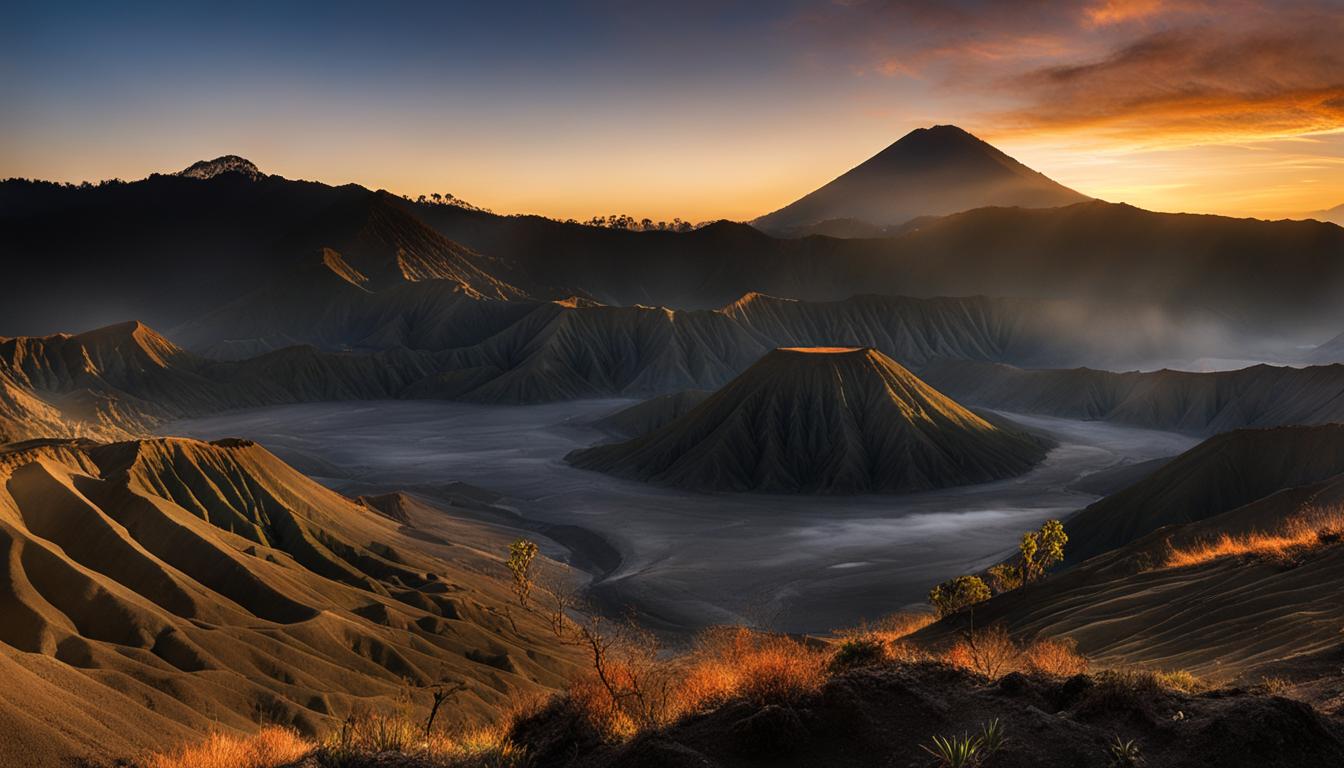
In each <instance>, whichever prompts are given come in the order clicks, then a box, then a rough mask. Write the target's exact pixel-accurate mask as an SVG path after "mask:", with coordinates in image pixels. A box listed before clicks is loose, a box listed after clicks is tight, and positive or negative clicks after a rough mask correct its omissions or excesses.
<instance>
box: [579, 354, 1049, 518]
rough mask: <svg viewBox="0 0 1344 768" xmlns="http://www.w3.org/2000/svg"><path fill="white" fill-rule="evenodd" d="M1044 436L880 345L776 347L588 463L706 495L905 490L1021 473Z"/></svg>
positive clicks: (1038, 453)
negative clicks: (997, 418)
mask: <svg viewBox="0 0 1344 768" xmlns="http://www.w3.org/2000/svg"><path fill="white" fill-rule="evenodd" d="M1044 457H1045V448H1044V447H1043V445H1041V444H1040V443H1039V442H1038V441H1037V440H1035V439H1034V438H1031V437H1029V436H1027V435H1025V434H1022V433H1020V432H1016V431H1011V430H1009V429H1006V428H1003V427H1000V426H996V425H993V424H990V423H989V422H987V421H985V420H984V419H981V418H980V417H979V416H976V415H975V414H973V413H971V412H970V411H968V410H966V409H965V408H962V407H961V406H960V405H958V404H957V403H955V402H953V401H952V400H951V399H949V398H947V397H945V396H943V395H942V394H939V393H938V392H937V391H935V390H934V389H933V388H932V387H930V386H928V385H927V384H925V383H924V382H922V381H920V380H919V379H918V378H917V377H916V376H915V375H914V374H912V373H910V372H909V371H908V370H906V369H905V368H903V367H901V366H900V365H899V364H897V363H896V362H895V361H893V360H892V359H891V358H889V357H887V356H886V355H883V354H882V353H880V352H878V351H876V350H873V349H863V348H852V349H851V348H839V347H804V348H785V349H776V350H774V351H772V352H770V353H769V354H767V355H765V357H763V358H761V360H760V361H759V362H757V363H756V364H755V365H753V366H752V367H751V368H749V369H747V371H746V372H745V373H743V374H742V375H741V376H739V377H737V378H736V379H734V380H733V381H731V382H729V383H728V384H727V385H725V386H724V387H723V388H722V389H720V390H719V391H718V392H716V393H714V394H713V395H711V396H710V397H709V398H708V399H706V400H705V401H704V402H702V403H700V404H699V405H697V406H695V407H694V408H692V409H691V410H690V411H688V412H687V413H686V414H685V415H683V416H681V417H679V418H677V419H675V420H673V421H671V422H669V423H668V424H666V425H665V426H663V427H661V428H659V429H657V430H655V431H653V432H651V433H649V434H646V435H644V436H642V437H638V438H635V439H634V440H631V441H629V442H625V443H617V444H613V445H600V446H597V447H594V448H589V449H585V450H580V451H575V452H574V453H572V454H570V455H569V456H568V457H567V461H569V462H570V463H572V464H574V465H575V466H577V467H581V468H583V469H593V470H598V471H601V472H608V473H611V474H614V475H617V476H620V477H627V478H631V479H638V480H645V481H649V482H653V483H656V484H660V485H673V486H678V487H682V488H689V489H693V490H698V491H762V492H767V493H772V492H773V493H781V492H783V493H865V492H877V493H898V492H905V491H920V490H927V489H931V488H943V487H946V486H950V485H963V484H967V483H979V482H986V481H989V480H997V479H1000V478H1004V477H1012V476H1014V475H1019V474H1022V473H1023V472H1026V471H1027V470H1028V469H1030V468H1031V467H1032V465H1034V464H1035V463H1036V462H1038V461H1040V460H1041V459H1042V458H1044Z"/></svg>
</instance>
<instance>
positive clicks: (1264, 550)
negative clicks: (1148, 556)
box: [1164, 507, 1344, 568]
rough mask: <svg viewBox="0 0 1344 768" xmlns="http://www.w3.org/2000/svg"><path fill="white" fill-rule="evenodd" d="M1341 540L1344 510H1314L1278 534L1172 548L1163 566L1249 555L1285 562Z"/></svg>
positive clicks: (1260, 533)
mask: <svg viewBox="0 0 1344 768" xmlns="http://www.w3.org/2000/svg"><path fill="white" fill-rule="evenodd" d="M1341 536H1344V508H1340V507H1329V508H1326V509H1313V510H1309V511H1307V512H1304V513H1303V514H1301V515H1298V516H1297V517H1294V518H1292V519H1290V520H1288V521H1287V522H1285V523H1284V525H1283V526H1282V527H1280V528H1279V529H1278V530H1276V531H1256V532H1253V533H1248V534H1242V535H1240V536H1229V535H1227V534H1223V535H1222V536H1219V537H1218V538H1217V539H1213V540H1211V541H1205V542H1200V543H1198V544H1194V545H1191V546H1189V547H1185V548H1181V549H1175V548H1173V549H1172V550H1171V551H1170V552H1169V553H1168V554H1167V559H1166V561H1165V563H1164V564H1165V565H1167V566H1169V567H1175V568H1180V567H1184V566H1190V565H1199V564H1201V563H1207V562H1209V561H1210V560H1217V559H1219V558H1224V557H1241V556H1248V555H1249V556H1254V557H1264V558H1271V559H1276V560H1284V559H1288V558H1289V557H1291V556H1292V555H1294V554H1296V553H1298V552H1303V551H1307V550H1311V549H1315V548H1316V547H1320V546H1323V545H1325V544H1329V543H1333V542H1337V541H1339V540H1340V538H1341Z"/></svg>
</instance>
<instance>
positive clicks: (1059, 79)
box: [997, 13, 1344, 146]
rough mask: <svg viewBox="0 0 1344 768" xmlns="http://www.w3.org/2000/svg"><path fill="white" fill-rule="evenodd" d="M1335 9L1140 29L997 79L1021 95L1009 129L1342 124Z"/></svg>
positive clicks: (1235, 134)
mask: <svg viewBox="0 0 1344 768" xmlns="http://www.w3.org/2000/svg"><path fill="white" fill-rule="evenodd" d="M1340 40H1344V15H1342V14H1329V13H1321V14H1299V15H1296V16H1293V17H1290V18H1288V19H1283V20H1280V21H1279V22H1278V23H1264V24H1263V25H1262V26H1259V28H1257V29H1254V30H1242V29H1227V28H1220V27H1214V26H1208V25H1201V26H1199V27H1189V28H1179V29H1173V30H1165V31H1160V32H1154V33H1149V34H1146V35H1144V36H1142V37H1140V38H1138V39H1135V40H1133V41H1130V42H1128V43H1126V44H1125V45H1123V46H1122V47H1119V48H1118V49H1116V50H1114V51H1112V52H1110V53H1108V54H1105V55H1103V56H1100V57H1098V58H1095V59H1093V60H1091V61H1086V62H1082V63H1069V64H1057V65H1050V66H1045V67H1041V68H1037V69H1034V70H1031V71H1028V72H1026V73H1024V74H1021V75H1015V76H1010V77H1008V78H1004V79H1003V80H1001V83H1002V85H1003V87H1005V88H1009V89H1011V90H1013V91H1015V92H1017V93H1019V94H1020V96H1021V98H1022V99H1023V100H1024V101H1025V102H1026V104H1025V106H1022V107H1020V108H1018V109H1014V110H1009V111H1005V112H1003V113H1002V114H1000V115H998V116H997V117H998V121H999V122H1000V123H1001V124H1002V125H1003V126H1004V127H1005V128H1009V129H1013V128H1020V129H1026V130H1033V131H1039V130H1042V129H1047V130H1048V129H1055V130H1092V131H1096V132H1097V134H1098V138H1107V139H1112V140H1121V141H1129V142H1133V143H1135V144H1138V145H1144V146H1156V145H1164V144H1165V145H1171V144H1178V145H1179V144H1188V143H1192V142H1194V143H1198V142H1220V143H1228V142H1237V141H1253V140H1257V139H1266V138H1289V137H1293V136H1300V135H1304V134H1313V133H1322V132H1330V131H1340V130H1344V46H1341V45H1340V42H1339V41H1340Z"/></svg>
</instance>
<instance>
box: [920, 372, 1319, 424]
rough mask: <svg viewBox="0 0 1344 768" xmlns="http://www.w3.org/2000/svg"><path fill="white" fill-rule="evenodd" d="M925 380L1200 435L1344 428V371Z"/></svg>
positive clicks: (992, 401)
mask: <svg viewBox="0 0 1344 768" xmlns="http://www.w3.org/2000/svg"><path fill="white" fill-rule="evenodd" d="M920 375H922V376H923V377H924V378H925V379H926V380H927V381H928V382H929V383H930V384H932V385H933V386H935V387H937V388H938V389H940V390H942V391H943V392H946V393H948V394H949V395H951V396H953V397H955V398H957V399H959V400H961V401H962V402H964V403H967V404H969V405H974V406H982V407H985V408H993V409H996V410H1004V411H1010V412H1013V413H1040V414H1047V415H1051V416H1060V417H1063V418H1068V419H1101V420H1106V421H1115V422H1120V423H1124V424H1133V425H1136V426H1141V427H1148V428H1150V429H1165V430H1172V431H1177V432H1186V433H1191V434H1199V435H1211V434H1215V433H1218V432H1224V431H1227V430H1232V429H1241V428H1243V427H1275V426H1280V425H1284V424H1326V423H1330V422H1340V421H1344V398H1341V397H1340V393H1341V392H1344V365H1317V366H1310V367H1306V368H1291V367H1281V366H1273V365H1254V366H1251V367H1249V368H1242V369H1240V370H1235V371H1216V372H1212V373H1191V372H1186V371H1170V370H1161V371H1150V372H1144V373H1139V372H1128V373H1112V372H1110V371H1097V370H1091V369H1088V368H1074V369H1070V370H1023V369H1021V368H1014V367H1012V366H1008V365H1002V364H996V363H980V362H973V361H968V360H939V361H935V362H933V363H931V364H930V365H928V366H926V367H924V368H923V369H921V371H920Z"/></svg>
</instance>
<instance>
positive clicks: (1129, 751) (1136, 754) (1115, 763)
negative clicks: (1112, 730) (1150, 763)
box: [1109, 736, 1144, 768]
mask: <svg viewBox="0 0 1344 768" xmlns="http://www.w3.org/2000/svg"><path fill="white" fill-rule="evenodd" d="M1109 753H1110V758H1111V763H1110V764H1111V768H1138V767H1139V766H1142V765H1144V760H1143V753H1142V751H1140V750H1139V744H1138V742H1136V741H1135V740H1134V739H1121V738H1120V737H1119V736H1116V737H1115V741H1113V742H1111V744H1110V747H1109Z"/></svg>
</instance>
